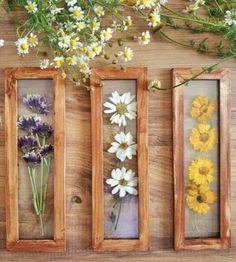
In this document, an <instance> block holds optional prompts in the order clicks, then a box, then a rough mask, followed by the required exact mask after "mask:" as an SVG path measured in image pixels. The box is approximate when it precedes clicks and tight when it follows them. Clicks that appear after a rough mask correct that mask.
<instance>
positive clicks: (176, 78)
mask: <svg viewBox="0 0 236 262" xmlns="http://www.w3.org/2000/svg"><path fill="white" fill-rule="evenodd" d="M199 72H201V69H174V70H173V85H174V86H175V85H178V84H180V83H181V82H183V80H185V79H189V78H191V77H192V76H193V75H197V74H199ZM197 79H201V80H218V81H219V111H220V112H219V116H220V120H219V121H220V125H219V128H220V138H219V139H220V149H219V150H220V196H219V201H220V216H219V221H220V236H219V238H196V239H188V238H187V239H186V238H185V186H184V177H185V175H184V172H183V170H184V150H183V148H184V131H183V130H184V88H189V87H184V86H179V87H177V88H175V89H174V90H173V169H174V170H173V171H174V191H175V192H174V202H175V207H174V231H175V237H174V238H175V243H174V244H175V250H202V249H227V248H229V247H230V245H231V228H230V190H231V188H230V187H231V183H230V168H231V161H230V120H231V117H230V115H231V111H230V110H231V109H230V104H231V101H230V83H229V71H228V69H218V70H215V71H213V72H211V73H204V74H201V75H200V76H198V77H197Z"/></svg>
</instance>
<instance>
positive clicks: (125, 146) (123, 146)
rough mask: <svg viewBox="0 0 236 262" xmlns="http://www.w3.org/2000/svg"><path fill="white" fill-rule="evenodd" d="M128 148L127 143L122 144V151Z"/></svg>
mask: <svg viewBox="0 0 236 262" xmlns="http://www.w3.org/2000/svg"><path fill="white" fill-rule="evenodd" d="M127 147H128V145H127V143H121V144H120V148H121V149H126V148H127Z"/></svg>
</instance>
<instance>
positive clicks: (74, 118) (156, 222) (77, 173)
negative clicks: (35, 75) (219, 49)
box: [0, 0, 236, 262]
mask: <svg viewBox="0 0 236 262" xmlns="http://www.w3.org/2000/svg"><path fill="white" fill-rule="evenodd" d="M172 2H173V1H172ZM174 2H175V3H177V2H178V1H177V0H176V1H174ZM0 21H1V26H0V38H4V39H5V40H6V47H5V48H1V49H0V114H1V116H2V117H3V115H4V75H3V69H4V68H5V67H23V66H25V67H29V66H38V64H37V61H36V60H35V57H34V55H33V54H31V55H28V56H25V58H23V59H22V58H19V57H18V56H17V54H16V49H15V46H14V41H15V32H14V28H13V27H12V26H11V25H10V22H9V20H8V18H7V16H6V15H5V14H4V13H2V14H1V18H0ZM141 27H142V26H141ZM142 29H143V28H142ZM171 33H172V34H174V35H175V37H177V38H178V39H182V40H183V39H185V38H186V37H187V36H188V34H187V33H184V32H180V31H176V32H171ZM193 37H194V38H195V39H198V36H197V35H194V36H193ZM127 44H128V45H129V46H130V47H131V48H133V50H134V54H135V58H134V60H133V61H132V62H130V63H128V64H127V66H135V67H148V77H149V79H159V80H161V81H162V84H163V85H164V86H167V87H168V86H170V85H171V69H172V68H185V67H202V66H207V65H211V64H213V63H214V62H215V61H216V60H215V59H213V58H211V57H207V56H203V55H200V54H197V53H196V52H195V51H192V50H187V49H184V48H182V47H180V46H175V45H172V44H170V43H167V42H166V41H165V40H163V39H161V38H160V37H158V36H155V37H153V42H152V43H151V44H150V45H149V46H147V47H143V46H139V45H138V44H137V43H133V42H132V43H127ZM94 66H102V62H99V61H98V62H97V63H96V64H95V65H94ZM222 67H227V68H230V71H231V74H230V78H231V88H232V127H231V132H232V141H231V146H232V150H231V152H232V199H231V206H232V213H231V216H232V248H231V249H230V250H228V251H202V252H175V251H173V173H172V111H171V106H172V100H171V91H158V92H155V93H154V92H150V94H149V154H150V155H149V179H150V182H149V184H150V234H151V250H150V251H149V252H144V253H130V252H128V253H125V252H123V253H95V252H93V251H92V249H91V224H92V221H91V211H92V207H91V134H90V130H91V124H90V121H91V112H90V94H89V93H88V92H87V91H83V90H80V89H79V88H78V87H76V86H74V85H73V84H71V83H70V82H68V81H67V82H66V122H65V125H66V185H65V186H66V238H67V241H66V242H67V251H66V252H65V253H56V254H55V253H54V254H50V253H46V254H39V253H37V254H35V253H10V252H7V251H6V250H5V197H4V179H5V168H4V155H5V153H4V150H5V137H4V119H3V125H2V127H0V261H4V262H7V261H11V262H13V261H37V262H38V261H45V262H46V261H58V262H59V261H61V262H62V261H63V262H64V261H81V262H85V261H97V262H98V261H105V260H106V261H139V262H141V261H142V262H144V261H148V262H151V261H161V262H171V261H173V262H177V261H181V262H185V261H191V262H194V261H202V260H204V261H209V262H213V261H219V262H220V261H234V262H235V261H236V139H235V137H236V61H235V60H234V61H229V62H227V63H225V64H223V65H222ZM75 196H78V197H79V198H80V199H81V201H78V202H79V203H77V202H76V201H74V199H78V198H76V197H75Z"/></svg>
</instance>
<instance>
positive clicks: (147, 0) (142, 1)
mask: <svg viewBox="0 0 236 262" xmlns="http://www.w3.org/2000/svg"><path fill="white" fill-rule="evenodd" d="M155 4H156V0H137V1H136V6H137V8H138V9H146V8H151V7H153V6H155Z"/></svg>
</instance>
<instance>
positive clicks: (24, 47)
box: [15, 37, 29, 55]
mask: <svg viewBox="0 0 236 262" xmlns="http://www.w3.org/2000/svg"><path fill="white" fill-rule="evenodd" d="M15 44H16V47H17V53H18V55H25V54H28V53H29V44H28V38H27V37H23V38H19V39H18V40H17V41H16V42H15Z"/></svg>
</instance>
